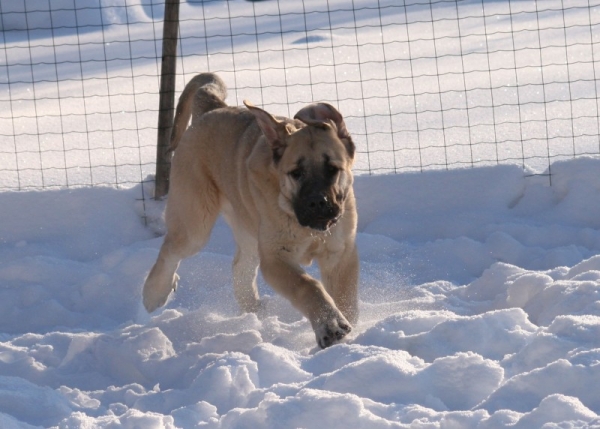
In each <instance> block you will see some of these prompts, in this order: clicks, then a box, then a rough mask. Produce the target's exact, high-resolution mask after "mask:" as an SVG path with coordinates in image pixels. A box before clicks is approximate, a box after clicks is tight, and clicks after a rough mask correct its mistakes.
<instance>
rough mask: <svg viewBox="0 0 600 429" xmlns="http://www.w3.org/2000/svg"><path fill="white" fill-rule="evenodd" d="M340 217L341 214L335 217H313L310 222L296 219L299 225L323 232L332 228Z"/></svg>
mask: <svg viewBox="0 0 600 429" xmlns="http://www.w3.org/2000/svg"><path fill="white" fill-rule="evenodd" d="M341 217H342V215H341V214H338V215H337V216H335V217H314V218H312V219H310V220H301V219H298V222H299V223H300V225H302V226H304V227H306V228H310V229H314V230H315V231H319V232H325V231H327V230H329V229H330V228H331V227H333V226H334V225H335V224H336V223H337V222H338V221H339V220H340V218H341Z"/></svg>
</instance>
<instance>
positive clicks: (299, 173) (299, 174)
mask: <svg viewBox="0 0 600 429" xmlns="http://www.w3.org/2000/svg"><path fill="white" fill-rule="evenodd" d="M288 174H289V175H290V177H291V178H292V179H294V180H300V179H302V178H303V177H304V170H303V169H301V168H296V169H295V170H292V171H290V172H289V173H288Z"/></svg>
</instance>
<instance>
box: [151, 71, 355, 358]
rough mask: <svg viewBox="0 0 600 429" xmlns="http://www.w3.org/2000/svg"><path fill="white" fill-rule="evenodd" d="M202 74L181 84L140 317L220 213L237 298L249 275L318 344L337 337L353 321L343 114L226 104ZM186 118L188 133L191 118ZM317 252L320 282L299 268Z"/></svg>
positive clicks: (348, 154) (250, 307)
mask: <svg viewBox="0 0 600 429" xmlns="http://www.w3.org/2000/svg"><path fill="white" fill-rule="evenodd" d="M225 98H226V87H225V84H224V83H223V81H222V80H221V79H220V78H219V77H218V76H216V75H214V74H211V73H203V74H200V75H198V76H196V77H194V79H192V80H191V81H190V82H189V83H188V85H187V86H186V87H185V89H184V91H183V93H182V94H181V97H180V99H179V104H178V106H177V113H176V116H175V125H174V128H173V134H172V138H171V149H176V151H175V154H174V156H173V161H172V169H171V178H170V182H171V183H170V187H171V189H170V193H169V198H168V202H167V208H166V214H165V218H166V225H167V234H166V236H165V240H164V243H163V245H162V247H161V249H160V253H159V255H158V260H157V261H156V263H155V264H154V267H153V268H152V270H151V271H150V274H149V275H148V278H147V279H146V283H145V285H144V306H145V307H146V309H147V310H148V311H149V312H152V311H154V310H155V309H156V308H158V307H160V306H162V305H163V304H164V303H165V302H166V300H167V298H168V296H169V294H170V293H171V291H172V290H174V289H175V288H176V286H177V280H178V276H177V274H176V273H175V271H176V270H177V268H178V266H179V262H180V261H181V260H182V259H183V258H186V257H189V256H191V255H193V254H195V253H196V252H198V251H199V250H200V249H201V248H202V247H203V246H204V245H205V244H206V242H207V240H208V238H209V235H210V232H211V229H212V227H213V225H214V223H215V221H216V219H217V216H218V215H219V213H223V215H224V217H225V219H226V221H227V223H228V224H229V225H230V226H231V229H232V230H233V235H234V237H235V241H236V244H237V250H236V255H235V259H234V261H233V281H234V291H235V297H236V299H237V301H238V303H239V306H240V307H241V309H242V310H243V311H246V312H250V311H256V310H257V309H258V308H259V305H260V301H259V297H258V291H257V287H256V274H257V269H258V267H259V266H260V270H261V272H262V274H263V277H264V278H265V280H266V281H267V283H269V285H271V287H273V289H275V290H276V291H277V292H278V293H280V294H281V295H283V296H284V297H286V298H287V299H289V300H290V302H291V303H292V304H293V305H294V306H295V307H296V308H297V309H298V310H300V311H301V312H302V314H304V316H306V317H307V318H308V320H309V321H310V322H311V324H312V327H313V329H314V331H315V335H316V337H317V342H318V344H319V345H320V346H321V347H327V346H330V345H331V344H333V343H334V342H335V341H337V340H339V339H341V338H343V337H344V336H345V335H346V334H347V333H348V332H350V330H351V329H352V328H351V326H350V322H351V323H354V322H355V321H356V319H357V317H358V306H357V283H358V256H357V252H356V245H355V235H356V223H357V215H356V204H355V200H354V193H353V189H352V182H353V178H352V172H351V167H352V162H353V157H354V150H355V147H354V143H353V142H352V139H351V137H350V135H349V133H348V131H347V129H346V125H345V124H344V120H343V118H342V115H341V114H340V113H339V112H338V111H337V110H336V109H335V108H334V107H332V106H330V105H329V104H325V103H317V104H312V105H309V106H307V107H305V108H303V109H301V110H300V111H299V112H298V113H297V114H296V116H295V117H294V119H293V120H292V119H288V118H275V117H273V116H271V114H269V113H267V112H266V111H264V110H262V109H259V108H258V107H254V106H252V105H251V104H250V103H248V102H244V104H246V106H247V107H248V109H245V108H239V107H227V105H226V104H225V102H224V101H223V100H224V99H225ZM190 116H191V117H192V123H191V125H190V126H189V128H187V130H186V127H187V125H188V121H189V118H190ZM313 259H316V260H317V261H318V263H319V267H320V270H321V277H322V283H321V282H319V281H318V280H315V279H314V278H312V277H311V276H309V275H308V274H307V273H306V272H305V271H304V270H303V269H302V267H301V265H302V264H304V265H307V264H310V263H311V262H312V260H313Z"/></svg>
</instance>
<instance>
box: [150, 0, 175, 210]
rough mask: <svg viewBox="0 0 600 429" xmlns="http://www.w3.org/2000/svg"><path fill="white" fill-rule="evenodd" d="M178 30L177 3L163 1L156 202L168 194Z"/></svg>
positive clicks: (171, 0) (169, 0)
mask: <svg viewBox="0 0 600 429" xmlns="http://www.w3.org/2000/svg"><path fill="white" fill-rule="evenodd" d="M178 30H179V0H166V1H165V18H164V24H163V43H162V65H161V71H160V100H159V107H158V136H157V144H156V182H155V188H154V198H155V199H157V200H158V199H160V198H162V197H164V196H165V195H166V194H167V192H169V173H170V171H171V153H167V150H168V148H169V140H170V138H171V129H172V128H173V115H174V110H175V77H176V76H175V72H176V70H177V32H178Z"/></svg>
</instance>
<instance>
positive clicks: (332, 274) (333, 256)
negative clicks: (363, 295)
mask: <svg viewBox="0 0 600 429" xmlns="http://www.w3.org/2000/svg"><path fill="white" fill-rule="evenodd" d="M318 261H319V267H320V269H321V277H322V279H323V283H324V284H325V288H326V290H327V291H328V292H329V294H330V295H331V297H332V298H333V300H334V301H335V304H336V306H337V308H339V309H340V310H341V312H342V313H343V314H344V316H346V318H347V319H348V320H349V321H350V323H352V324H355V323H356V322H357V320H358V274H359V273H358V271H359V262H358V252H357V250H356V244H355V243H354V241H352V242H349V243H347V245H346V247H345V248H344V250H343V251H341V252H331V253H329V252H328V253H325V254H323V255H321V256H320V257H319V258H318Z"/></svg>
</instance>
